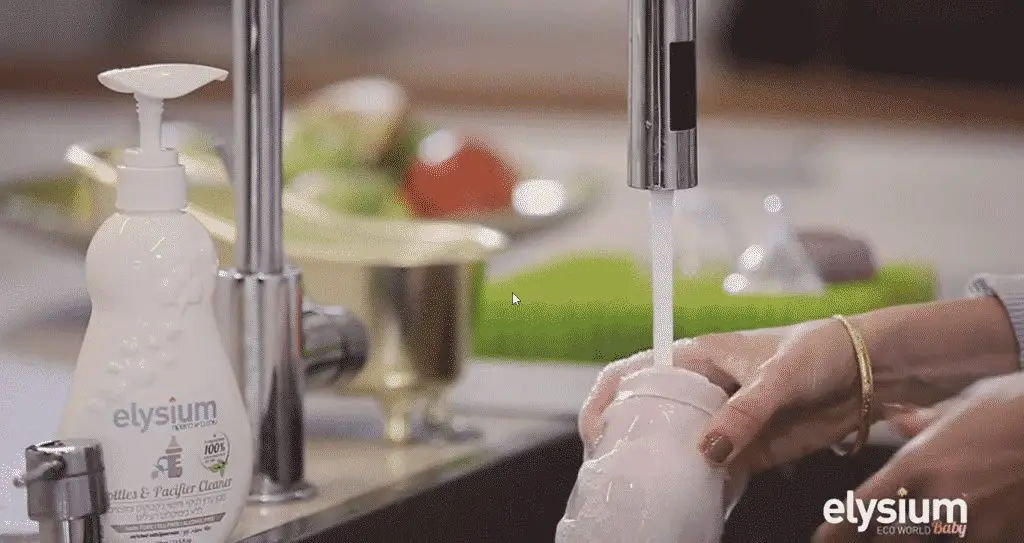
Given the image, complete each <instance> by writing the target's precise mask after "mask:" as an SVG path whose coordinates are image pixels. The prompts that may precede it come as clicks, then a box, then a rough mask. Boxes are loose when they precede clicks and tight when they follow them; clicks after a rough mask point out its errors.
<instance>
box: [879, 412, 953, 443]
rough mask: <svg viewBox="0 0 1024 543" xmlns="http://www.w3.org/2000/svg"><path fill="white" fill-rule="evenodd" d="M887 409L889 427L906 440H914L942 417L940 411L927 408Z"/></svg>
mask: <svg viewBox="0 0 1024 543" xmlns="http://www.w3.org/2000/svg"><path fill="white" fill-rule="evenodd" d="M886 409H887V411H888V413H889V414H888V415H886V418H887V419H888V420H889V425H890V426H892V428H893V430H895V431H896V432H897V433H899V434H900V435H902V436H903V437H905V438H912V437H915V436H916V435H918V434H920V433H921V432H923V431H924V429H925V428H927V427H929V426H931V425H932V423H933V422H935V420H936V419H938V418H939V416H940V415H941V412H940V410H938V409H931V408H925V407H920V408H913V407H906V408H903V407H900V408H891V407H888V406H887V407H886Z"/></svg>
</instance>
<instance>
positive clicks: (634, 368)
mask: <svg viewBox="0 0 1024 543" xmlns="http://www.w3.org/2000/svg"><path fill="white" fill-rule="evenodd" d="M652 363H653V359H652V357H651V351H643V352H639V353H637V354H635V355H633V356H631V357H629V358H624V359H622V360H618V361H615V362H612V363H611V364H608V365H607V366H605V368H604V369H603V370H601V373H600V374H599V375H598V376H597V380H596V382H595V383H594V387H593V388H592V389H591V391H590V396H588V397H587V400H586V401H585V402H583V407H582V408H581V409H580V417H579V432H580V438H581V439H582V440H583V444H584V447H586V448H587V449H588V450H589V449H591V448H593V447H594V446H595V445H596V444H597V441H598V440H599V439H600V438H601V434H602V433H603V432H604V417H603V413H604V410H605V408H606V407H608V405H609V404H611V403H612V400H614V399H615V395H616V394H617V393H618V389H619V383H620V382H621V381H622V379H623V378H624V377H626V376H628V375H631V374H633V373H636V372H638V371H640V370H642V369H644V368H647V367H650V365H651V364H652ZM587 456H588V457H589V453H588V455H587Z"/></svg>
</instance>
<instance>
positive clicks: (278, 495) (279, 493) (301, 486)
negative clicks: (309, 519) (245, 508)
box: [249, 476, 317, 504]
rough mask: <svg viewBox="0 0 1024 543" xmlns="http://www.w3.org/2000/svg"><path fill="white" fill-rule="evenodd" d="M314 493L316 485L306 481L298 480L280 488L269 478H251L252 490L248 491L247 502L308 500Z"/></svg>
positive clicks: (270, 502) (265, 502)
mask: <svg viewBox="0 0 1024 543" xmlns="http://www.w3.org/2000/svg"><path fill="white" fill-rule="evenodd" d="M257 477H259V476H257ZM275 487H277V488H275ZM316 495H317V489H316V487H315V486H313V485H312V484H310V483H308V482H306V481H299V482H297V483H293V484H291V485H289V486H288V487H287V488H281V487H279V486H278V485H276V484H274V483H273V482H271V481H270V480H262V481H258V480H253V484H252V491H251V492H250V493H249V503H263V504H274V503H285V502H291V501H296V500H308V499H310V498H313V497H315V496H316Z"/></svg>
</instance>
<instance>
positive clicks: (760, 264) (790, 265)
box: [722, 194, 825, 294]
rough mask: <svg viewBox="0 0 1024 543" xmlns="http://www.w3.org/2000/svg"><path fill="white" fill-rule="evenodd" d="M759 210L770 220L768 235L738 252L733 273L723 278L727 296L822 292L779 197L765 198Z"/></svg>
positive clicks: (814, 271) (812, 264)
mask: <svg viewBox="0 0 1024 543" xmlns="http://www.w3.org/2000/svg"><path fill="white" fill-rule="evenodd" d="M763 209H764V212H765V213H766V214H768V215H769V219H770V225H771V226H769V234H768V236H767V237H766V239H764V240H762V241H760V242H758V243H754V244H752V245H749V246H747V248H746V249H744V250H743V252H742V253H740V255H739V258H737V262H736V268H735V271H734V272H733V273H731V274H729V275H728V276H726V278H725V280H724V282H723V284H722V287H723V288H724V289H725V291H726V292H728V293H730V294H815V293H820V292H822V291H823V290H824V289H825V282H824V281H823V280H822V278H821V276H820V275H819V274H818V270H817V268H815V266H814V261H813V260H812V259H811V257H810V255H809V254H808V253H807V250H806V248H805V247H804V245H803V244H802V243H801V242H800V240H799V238H798V237H797V235H796V229H795V228H794V226H793V223H792V220H791V219H790V217H789V214H788V212H787V210H786V209H784V205H783V201H782V198H781V197H780V196H778V195H777V194H772V195H769V196H768V197H766V198H765V199H764V202H763Z"/></svg>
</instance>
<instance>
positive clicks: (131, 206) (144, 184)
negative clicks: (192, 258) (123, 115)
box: [99, 64, 228, 212]
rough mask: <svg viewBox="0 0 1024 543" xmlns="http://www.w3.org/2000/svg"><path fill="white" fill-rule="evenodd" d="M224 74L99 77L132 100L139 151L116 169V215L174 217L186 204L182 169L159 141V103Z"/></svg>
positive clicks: (173, 68) (189, 71)
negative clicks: (162, 213) (166, 214)
mask: <svg viewBox="0 0 1024 543" xmlns="http://www.w3.org/2000/svg"><path fill="white" fill-rule="evenodd" d="M227 76H228V72H227V71H225V70H222V69H220V68H212V67H210V66H200V65H196V64H152V65H148V66H137V67H134V68H121V69H117V70H109V71H106V72H103V73H101V74H100V75H99V80H100V83H102V84H103V86H105V87H107V88H108V89H110V90H112V91H115V92H121V93H125V94H133V95H135V101H136V102H137V104H138V113H139V146H138V147H134V148H131V149H127V150H126V151H125V153H124V164H123V165H122V166H120V167H118V183H117V203H116V205H117V209H119V210H121V211H128V212H133V211H134V212H147V211H148V212H153V211H178V210H181V209H184V208H185V205H186V204H187V202H188V199H187V192H188V186H187V182H186V179H185V169H184V168H183V167H182V166H181V164H180V163H179V162H178V152H177V151H176V150H174V149H165V148H164V147H163V143H162V141H161V132H162V128H163V123H162V119H161V117H162V113H163V107H164V106H163V101H164V100H167V99H170V98H180V97H182V96H185V95H186V94H189V93H191V92H192V91H194V90H196V89H198V88H200V87H202V86H204V85H206V84H208V83H211V82H213V81H224V80H225V79H226V78H227Z"/></svg>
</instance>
